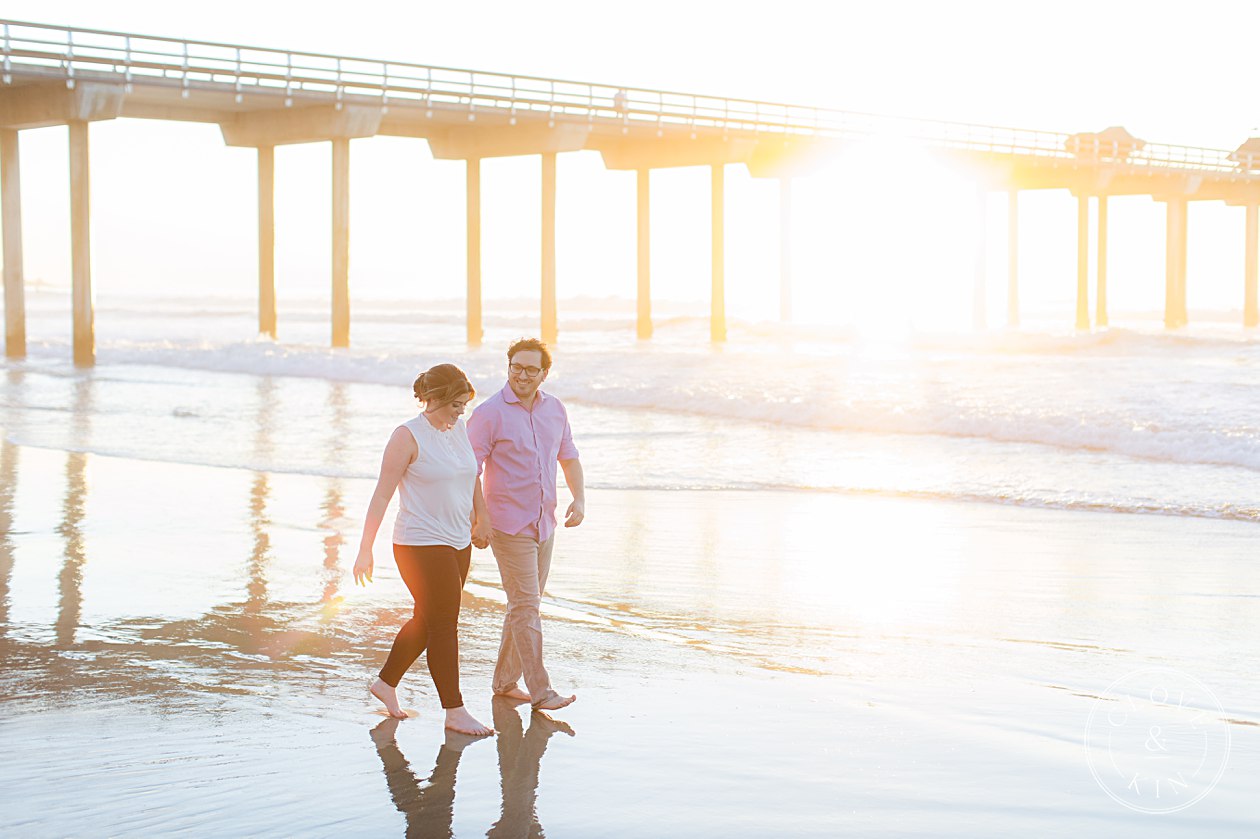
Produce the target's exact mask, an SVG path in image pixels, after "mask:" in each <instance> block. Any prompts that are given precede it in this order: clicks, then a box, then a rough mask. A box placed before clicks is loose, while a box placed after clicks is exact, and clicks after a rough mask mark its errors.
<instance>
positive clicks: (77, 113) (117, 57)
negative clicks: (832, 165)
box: [0, 21, 1260, 365]
mask: <svg viewBox="0 0 1260 839" xmlns="http://www.w3.org/2000/svg"><path fill="white" fill-rule="evenodd" d="M0 30H2V31H0V37H2V44H0V46H2V58H3V68H2V71H0V72H2V78H0V222H2V224H3V236H2V240H3V251H4V263H3V268H4V301H5V353H6V356H7V357H10V358H21V357H23V356H24V355H25V352H26V324H25V302H24V280H23V269H22V246H21V236H22V233H21V231H22V215H21V184H20V175H19V165H18V163H19V155H20V136H21V132H22V131H23V130H25V129H31V128H42V127H47V126H54V125H65V126H67V128H68V131H69V138H70V144H69V150H70V151H69V158H70V159H69V161H68V164H69V172H70V192H71V203H70V206H71V222H70V227H71V237H70V239H71V249H72V260H71V263H72V271H71V275H72V301H73V325H74V328H73V356H74V361H75V363H76V364H79V365H90V364H92V363H93V362H94V359H95V327H94V312H93V304H92V300H93V295H92V275H91V259H90V249H91V199H90V182H91V177H90V163H91V153H90V145H91V143H90V137H91V125H92V123H94V122H98V121H101V120H110V119H119V118H133V119H157V120H181V121H192V122H201V123H213V124H217V125H218V126H219V128H220V130H221V131H222V135H223V140H224V143H225V144H226V145H228V146H238V147H249V148H254V149H256V150H257V156H258V196H257V201H258V252H259V265H258V328H259V332H260V333H262V334H266V335H270V336H273V337H275V336H276V335H277V324H278V321H279V313H278V312H277V311H276V293H275V236H274V227H275V147H276V146H279V145H286V144H293V143H329V144H331V147H332V167H331V172H330V179H331V189H332V196H333V201H332V218H331V220H330V221H331V225H332V231H333V236H332V271H331V274H332V275H331V277H330V295H331V301H332V318H331V324H330V342H331V345H332V346H334V347H345V346H349V343H350V332H351V322H352V319H351V294H350V233H349V231H350V224H351V219H350V185H351V181H350V162H351V155H350V150H351V141H352V140H355V139H359V138H364V137H372V136H376V135H391V136H398V137H408V138H414V139H417V140H423V141H425V142H427V143H428V145H429V148H430V150H431V152H432V154H433V156H434V157H435V158H437V159H441V160H462V161H464V163H465V166H466V205H465V206H466V214H467V249H468V250H467V291H466V294H467V313H466V321H467V340H468V343H469V344H470V345H477V344H479V343H480V341H481V338H482V291H481V248H482V237H481V161H482V160H483V159H486V158H494V157H505V156H523V155H530V156H537V157H538V158H539V161H540V166H539V178H540V181H541V186H542V207H541V217H542V225H541V231H542V232H541V242H540V245H539V255H540V262H539V324H540V334H541V336H542V338H543V339H544V340H547V341H555V340H556V338H557V336H558V335H559V333H560V330H561V324H560V323H559V318H558V312H557V303H556V241H555V236H556V223H555V219H556V206H557V201H558V200H562V196H558V195H557V191H556V161H557V155H559V154H562V153H565V152H576V151H582V150H594V151H597V152H599V153H600V155H601V157H602V159H603V162H604V165H605V166H606V167H607V168H609V169H616V170H628V171H633V172H635V173H636V184H637V194H636V201H637V213H636V229H637V251H636V253H637V263H638V265H637V283H636V286H637V291H636V295H637V299H636V334H637V335H638V337H639V338H641V339H648V338H650V337H651V336H652V298H651V287H652V284H651V271H650V261H649V258H650V253H651V243H650V239H651V237H650V230H651V172H652V170H653V169H660V168H667V167H683V166H704V167H709V169H710V173H711V179H710V183H711V187H710V188H711V216H712V234H711V235H712V242H711V244H712V257H711V266H712V283H711V295H710V335H711V338H712V340H713V341H715V342H721V341H723V340H725V338H726V331H727V328H726V306H725V274H724V259H725V237H724V232H725V225H724V215H725V208H726V198H725V173H726V167H727V166H731V165H743V166H745V167H747V169H748V171H749V172H750V173H751V175H752V176H753V177H757V178H773V179H777V180H778V181H779V184H780V193H779V195H780V208H779V209H780V227H779V234H778V235H779V237H780V243H779V244H780V254H781V258H780V276H779V278H778V282H779V285H780V288H779V292H780V293H779V300H780V307H779V308H780V316H781V317H782V318H783V319H785V320H786V319H790V318H791V315H792V292H791V282H792V278H791V259H790V246H789V243H790V238H791V219H792V181H793V179H794V178H799V177H808V175H809V173H810V172H811V171H813V170H814V169H815V168H817V167H819V166H820V165H822V164H823V163H825V162H826V161H827V160H828V159H831V158H834V157H835V156H836V155H837V154H839V153H841V152H842V151H843V150H844V149H845V148H846V147H848V146H851V145H852V144H854V143H858V142H868V143H869V142H871V141H872V140H873V139H874V140H876V141H878V140H879V138H885V137H886V138H890V139H895V140H896V141H898V142H907V141H908V142H912V143H915V144H920V145H922V146H924V147H926V148H928V149H930V150H931V151H932V152H933V153H934V154H936V155H938V156H943V157H945V158H947V159H950V160H951V161H953V162H954V163H955V164H957V165H958V166H959V167H960V168H962V169H963V170H964V171H966V172H968V173H969V174H970V175H971V176H972V177H973V179H974V181H975V183H976V195H977V212H978V213H979V214H980V217H981V218H982V219H983V217H984V215H983V214H984V207H985V205H986V204H987V201H988V196H989V195H990V194H991V193H994V192H1004V193H1007V194H1008V196H1009V204H1008V207H1009V212H1008V225H1009V227H1008V231H1007V232H1008V243H1009V245H1008V266H1007V272H1008V292H1007V312H1006V322H1007V324H1008V325H1009V326H1012V327H1013V326H1018V324H1019V303H1018V300H1019V287H1018V267H1019V266H1018V196H1019V193H1020V192H1021V191H1023V190H1036V189H1060V190H1062V189H1066V190H1069V191H1070V192H1071V193H1072V194H1073V195H1074V196H1075V197H1076V198H1077V242H1076V248H1077V257H1078V258H1077V290H1076V312H1075V326H1076V328H1078V329H1081V330H1088V329H1091V328H1094V327H1102V326H1106V325H1107V323H1108V312H1107V288H1106V278H1107V267H1108V266H1107V224H1108V204H1107V201H1108V198H1109V197H1112V196H1122V195H1145V196H1149V197H1150V198H1152V199H1153V200H1155V201H1157V202H1160V203H1162V204H1164V205H1165V208H1166V219H1167V223H1166V240H1165V248H1166V259H1165V274H1166V276H1165V305H1164V322H1165V325H1166V326H1167V327H1169V328H1176V327H1180V326H1183V325H1185V324H1186V322H1187V320H1188V317H1187V308H1186V289H1187V277H1186V264H1187V259H1186V256H1187V250H1188V247H1189V225H1188V217H1189V207H1190V206H1191V204H1192V203H1193V202H1195V201H1223V202H1225V203H1226V204H1228V205H1231V206H1237V207H1241V208H1243V209H1244V213H1243V214H1242V218H1241V219H1240V221H1241V222H1242V223H1244V224H1245V225H1246V236H1245V241H1246V251H1245V260H1244V263H1245V265H1244V276H1243V277H1242V278H1241V279H1242V285H1243V325H1244V326H1245V327H1248V328H1254V327H1255V326H1256V325H1257V324H1258V323H1260V311H1258V309H1257V259H1258V247H1257V237H1258V232H1257V225H1258V224H1260V138H1253V139H1248V140H1246V142H1244V143H1243V144H1242V145H1240V146H1239V147H1238V148H1236V149H1233V150H1223V149H1206V148H1197V147H1189V146H1177V145H1164V144H1159V143H1151V142H1146V141H1144V140H1142V139H1139V138H1137V137H1134V136H1132V135H1130V134H1129V133H1128V132H1126V131H1124V130H1123V129H1121V128H1115V127H1113V128H1107V129H1105V130H1102V131H1099V132H1096V133H1065V132H1054V131H1037V130H1029V129H1018V128H1004V127H998V126H986V125H974V124H966V123H954V122H942V121H932V120H918V119H909V118H894V117H885V116H875V115H870V114H860V113H851V112H845V111H839V110H834V109H826V108H815V107H809V106H801V105H791V104H779V103H769V102H758V101H752V100H745V99H729V98H722V97H713V96H704V95H698V94H691V93H680V92H671V91H664V90H648V89H639V88H633V87H621V86H612V85H602V84H593V83H587V82H577V81H567V80H560V79H546V78H537V77H530V76H515V75H507V74H501V73H487V72H480V71H476V70H461V69H452V68H443V67H432V66H427V65H423V64H413V63H406V62H396V61H388V60H377V59H366V58H354V57H347V56H334V55H324V54H316V53H305V52H293V51H289V50H278V49H265V48H258V47H250V46H243V45H234V44H219V43H210V42H202V41H189V40H182V39H173V38H163V37H155V36H148V35H138V34H127V33H117V32H104V31H99V30H88V29H76V28H67V27H60V26H47V25H42V24H36V23H23V22H19V21H0ZM1095 208H1096V209H1095ZM1091 210H1094V212H1091ZM1091 229H1093V230H1094V232H1095V235H1096V240H1097V253H1096V259H1097V263H1096V294H1095V298H1094V301H1093V304H1094V305H1093V307H1092V311H1091V301H1090V288H1089V274H1090V270H1089V269H1090V248H1089V241H1090V234H1091ZM975 260H976V266H975V285H974V290H973V301H974V302H973V320H974V323H975V326H976V327H977V328H984V327H985V326H986V325H987V313H986V311H985V296H986V292H985V287H984V282H985V279H984V278H985V274H986V266H985V242H984V241H983V239H981V241H978V242H977V244H976V257H975Z"/></svg>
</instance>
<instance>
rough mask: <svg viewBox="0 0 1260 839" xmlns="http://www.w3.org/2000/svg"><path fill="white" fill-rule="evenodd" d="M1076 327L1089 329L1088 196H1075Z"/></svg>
mask: <svg viewBox="0 0 1260 839" xmlns="http://www.w3.org/2000/svg"><path fill="white" fill-rule="evenodd" d="M1076 328H1077V329H1080V330H1088V329H1089V196H1088V195H1078V196H1076Z"/></svg>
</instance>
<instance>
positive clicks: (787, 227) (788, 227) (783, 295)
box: [779, 176, 792, 323]
mask: <svg viewBox="0 0 1260 839" xmlns="http://www.w3.org/2000/svg"><path fill="white" fill-rule="evenodd" d="M779 320H781V321H782V322H783V323H788V322H790V321H791V320H792V178H791V177H790V176H787V177H782V178H779Z"/></svg>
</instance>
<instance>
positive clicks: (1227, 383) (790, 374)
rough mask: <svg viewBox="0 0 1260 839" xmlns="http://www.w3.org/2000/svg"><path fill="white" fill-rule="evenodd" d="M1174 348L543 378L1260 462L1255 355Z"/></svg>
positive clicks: (570, 391) (479, 356) (1007, 436)
mask: <svg viewBox="0 0 1260 839" xmlns="http://www.w3.org/2000/svg"><path fill="white" fill-rule="evenodd" d="M1021 340H1022V339H1021ZM1028 340H1030V341H1033V340H1054V339H1045V338H1042V339H1028ZM1100 340H1101V339H1100ZM1108 340H1111V339H1108ZM1115 340H1118V341H1120V342H1126V341H1138V342H1142V341H1147V340H1148V338H1146V337H1144V336H1137V337H1134V336H1121V337H1120V338H1118V339H1115ZM29 349H30V360H29V361H27V362H23V364H25V365H27V366H28V367H31V368H35V369H40V370H41V372H48V373H51V374H54V375H72V373H70V372H67V371H68V367H67V365H65V357H66V354H67V348H66V347H65V346H64V344H60V343H57V342H42V343H32V344H31V346H30V348H29ZM1177 357H1178V356H1177V355H1176V352H1175V351H1174V353H1173V355H1171V356H1169V355H1166V356H1165V358H1164V359H1162V360H1160V359H1157V360H1156V361H1154V362H1145V361H1144V362H1141V363H1136V364H1135V363H1133V362H1130V361H1121V360H1116V361H1114V362H1113V363H1106V364H1103V363H1098V364H1095V363H1093V362H1091V363H1090V364H1085V365H1081V364H1079V363H1076V362H1074V361H1072V360H1071V359H1069V360H1062V359H1057V360H1055V361H1054V362H1053V364H1042V363H1040V362H1028V361H1021V360H1019V359H1016V360H1014V361H1012V360H1011V359H1010V358H1009V357H1008V356H1003V355H991V356H983V357H979V358H977V359H967V360H963V361H957V360H952V361H940V360H938V359H937V358H936V353H929V354H927V355H926V356H914V355H911V356H904V355H901V356H896V357H893V358H891V359H883V358H879V357H860V358H859V357H853V356H846V357H844V358H840V359H835V358H827V357H798V356H795V355H792V354H790V353H783V352H777V351H774V350H773V349H771V348H765V347H760V346H758V345H756V344H754V345H752V346H751V347H749V346H743V347H741V348H738V349H729V348H727V349H723V350H714V349H711V348H707V347H706V348H703V349H698V348H694V347H692V348H687V349H678V348H676V347H670V346H664V345H643V346H641V347H636V348H632V349H629V350H623V351H620V352H613V351H610V350H604V351H598V350H589V351H588V350H579V351H575V352H566V353H565V354H564V355H563V358H562V363H559V364H558V365H557V368H556V370H555V373H554V374H553V376H552V377H551V378H550V379H549V380H548V385H547V388H548V390H549V391H551V392H553V393H555V394H556V395H558V396H560V397H561V398H563V399H566V400H569V401H572V402H574V403H580V404H585V405H590V406H596V407H603V408H612V409H621V410H626V411H632V412H642V411H651V412H660V413H671V414H686V415H694V416H702V417H709V418H712V419H715V420H726V421H731V420H733V421H739V422H743V423H752V424H761V425H768V426H789V427H793V428H797V429H813V430H818V431H831V432H834V431H841V432H853V433H878V434H895V435H926V436H939V437H949V438H970V439H979V440H989V441H996V442H1001V443H1019V444H1028V445H1038V446H1047V447H1053V448H1056V449H1061V450H1065V451H1073V452H1100V453H1109V454H1113V455H1120V456H1123V457H1126V458H1133V459H1138V460H1148V461H1158V462H1167V463H1176V464H1205V465H1219V466H1234V467H1241V468H1244V469H1248V470H1253V471H1260V411H1257V408H1260V389H1258V388H1257V386H1256V385H1255V384H1254V369H1255V366H1254V365H1252V364H1240V365H1230V364H1211V365H1203V364H1200V365H1197V366H1195V365H1189V366H1187V365H1181V366H1180V367H1178V368H1176V369H1177V370H1178V375H1177V376H1172V375H1170V372H1169V371H1170V370H1171V369H1174V367H1175V365H1174V364H1173V363H1172V361H1171V359H1173V358H1177ZM1212 357H1213V358H1214V359H1217V358H1219V353H1217V354H1215V355H1213V356H1212ZM98 360H99V366H98V367H97V368H96V369H97V372H96V375H100V376H103V377H119V376H125V375H127V372H126V370H125V369H122V368H125V367H126V366H128V365H143V366H159V367H170V368H180V369H186V370H197V371H212V372H218V373H224V374H240V375H250V376H259V375H262V376H283V377H299V378H313V379H321V380H327V381H335V382H345V383H362V384H376V385H383V386H390V387H409V385H410V382H411V381H412V379H413V378H414V376H415V374H416V372H417V371H419V370H421V369H424V368H425V367H428V366H429V365H431V364H435V363H438V362H441V361H454V362H455V363H457V364H459V365H460V366H462V367H463V368H464V369H465V370H466V372H468V374H469V376H470V377H471V379H472V381H473V382H474V383H478V384H479V385H480V387H481V389H482V391H483V395H484V393H485V392H487V391H488V389H489V386H491V385H490V384H489V383H497V382H499V381H501V380H502V376H503V369H502V368H503V363H504V362H503V357H502V354H501V352H500V351H498V350H493V349H489V348H483V349H479V350H456V351H452V352H436V351H433V350H422V351H418V352H410V351H402V350H398V349H358V348H354V349H339V350H332V349H328V348H325V347H316V346H309V345H300V344H280V343H275V342H272V341H269V340H256V341H237V342H175V341H149V342H141V341H105V342H102V344H101V346H100V349H99V352H98ZM482 383H486V384H482Z"/></svg>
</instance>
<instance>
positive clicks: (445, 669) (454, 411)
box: [354, 338, 586, 735]
mask: <svg viewBox="0 0 1260 839" xmlns="http://www.w3.org/2000/svg"><path fill="white" fill-rule="evenodd" d="M507 356H508V380H507V384H506V385H505V386H504V387H503V389H502V390H500V391H499V392H498V393H496V394H494V395H493V396H491V397H490V398H489V399H487V400H485V402H483V403H482V404H481V405H479V406H478V407H477V409H476V410H475V411H473V413H472V417H471V418H470V419H469V420H468V422H467V424H466V425H465V423H464V420H463V418H462V417H463V414H464V411H465V410H466V409H467V407H468V403H469V402H471V401H472V399H473V397H474V396H475V395H476V391H475V389H474V388H473V386H472V384H471V383H469V381H468V378H467V377H466V376H465V375H464V373H463V371H461V370H460V369H459V368H458V367H456V366H455V365H453V364H439V365H437V366H436V367H433V368H430V369H429V370H427V371H425V372H424V373H422V374H421V375H420V377H419V378H418V379H416V382H415V386H414V390H415V394H416V398H417V399H419V400H420V402H421V403H423V406H424V410H423V412H422V413H421V414H420V415H419V416H417V417H416V418H415V419H412V420H409V421H408V422H405V423H403V424H402V425H400V426H399V427H398V428H396V429H395V430H394V433H393V436H391V437H390V439H389V443H388V444H387V445H386V447H385V455H384V457H383V458H382V460H381V475H380V479H379V480H378V481H377V484H376V491H375V492H374V493H373V494H372V500H371V503H370V504H369V505H368V511H367V520H366V522H365V523H364V526H363V540H362V542H361V543H360V545H359V556H358V558H357V559H356V560H355V563H354V579H355V582H357V583H360V584H362V583H365V582H371V580H372V567H373V560H372V543H373V542H375V541H376V534H377V531H378V530H379V529H380V526H381V521H382V520H383V519H384V517H385V508H386V507H387V506H388V505H389V501H390V499H391V498H392V497H393V495H394V491H395V490H398V491H399V505H398V518H397V520H396V522H395V524H394V538H393V542H394V561H395V562H396V563H397V564H398V571H399V574H400V575H401V576H402V578H403V582H404V583H406V585H407V588H408V590H409V591H410V592H411V594H412V596H413V597H414V598H415V602H416V605H415V614H414V615H413V616H412V618H411V619H410V620H409V621H407V623H406V624H404V625H403V627H402V629H400V630H399V632H398V637H397V638H395V639H394V646H393V648H392V649H391V650H390V652H389V658H387V659H386V661H385V666H384V667H383V668H381V672H380V676H379V677H378V678H377V680H376V681H375V682H373V683H372V686H371V692H372V695H373V696H375V697H376V698H377V699H379V700H380V701H381V702H383V703H384V704H385V708H386V710H387V711H388V712H389V714H390V716H392V717H395V718H399V719H402V718H404V717H406V713H405V712H404V711H403V710H402V707H401V706H400V705H399V704H398V695H397V693H396V692H395V688H397V687H398V683H399V682H400V681H401V680H402V677H403V674H404V673H406V672H407V668H409V667H410V666H411V665H412V663H413V662H414V661H415V660H416V659H417V658H418V657H419V656H420V653H422V652H425V650H426V649H427V651H428V656H427V657H428V664H429V675H430V676H431V677H432V678H433V683H434V685H435V686H436V687H437V692H438V698H439V699H440V700H441V702H442V707H443V708H445V709H446V727H447V728H449V729H453V730H455V731H459V732H463V733H465V734H474V735H484V734H493V733H494V732H493V730H492V729H490V728H488V727H487V726H485V725H483V724H482V723H480V722H478V721H477V720H476V719H475V718H474V717H473V716H472V715H471V714H470V713H468V711H467V710H466V709H465V708H464V700H463V697H462V696H461V695H460V689H459V641H458V637H457V627H458V623H459V606H460V597H461V594H462V592H463V587H464V582H465V581H466V580H467V579H468V567H469V563H470V561H471V558H472V547H473V546H474V545H476V546H477V547H478V548H485V547H487V546H489V547H490V549H491V550H492V551H493V552H494V558H495V561H496V562H497V563H498V565H499V574H500V576H501V577H502V580H503V590H504V592H505V593H506V595H507V601H508V604H507V615H506V616H505V618H504V621H503V635H502V638H501V640H500V642H499V657H498V662H497V663H496V665H495V669H494V683H493V688H494V693H495V695H496V696H503V697H507V698H510V699H516V700H520V701H528V702H530V703H531V704H532V705H533V707H534V708H538V709H543V710H555V709H557V708H563V707H564V706H566V705H568V704H569V703H570V702H573V700H574V699H576V697H574V696H561V695H560V694H558V693H557V692H556V691H555V690H553V689H552V687H551V680H550V677H549V676H548V675H547V669H546V668H545V667H544V666H543V659H542V622H541V618H540V616H539V611H538V607H539V603H540V600H541V597H542V592H543V589H544V588H545V587H546V585H547V571H548V570H549V568H550V567H551V549H552V545H553V543H554V542H555V527H556V520H555V510H556V464H557V463H559V465H560V468H561V469H563V470H564V478H565V482H566V483H567V484H568V486H569V490H570V491H571V492H572V493H573V503H572V504H570V505H569V508H568V510H567V511H566V512H565V520H564V526H565V527H576V526H577V525H579V524H581V523H582V518H583V516H584V515H585V506H586V494H585V489H584V484H583V477H582V464H581V463H580V462H579V461H578V451H577V448H576V447H575V446H574V445H573V436H572V434H571V432H570V430H569V418H568V414H567V413H566V412H565V409H564V405H563V404H562V403H561V402H560V400H559V399H556V398H555V397H554V396H549V395H547V394H546V393H544V392H543V391H541V390H539V388H540V386H541V385H542V383H543V382H544V381H545V380H546V379H547V373H548V372H549V371H550V370H551V351H550V350H549V349H548V348H547V345H546V344H544V343H543V342H542V341H539V340H536V339H533V338H523V339H521V340H519V341H517V342H516V343H514V344H513V345H512V346H511V347H510V348H509V349H508V354H507ZM483 478H484V491H483ZM522 679H523V680H524V683H525V684H524V686H522V685H521V680H522Z"/></svg>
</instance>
